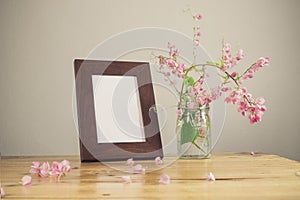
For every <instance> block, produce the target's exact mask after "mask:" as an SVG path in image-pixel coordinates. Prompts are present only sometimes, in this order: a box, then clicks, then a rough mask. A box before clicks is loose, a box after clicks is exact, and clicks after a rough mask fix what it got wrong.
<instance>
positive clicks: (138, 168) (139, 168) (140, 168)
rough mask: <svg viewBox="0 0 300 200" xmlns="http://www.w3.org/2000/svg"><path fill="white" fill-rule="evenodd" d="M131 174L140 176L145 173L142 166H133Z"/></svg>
mask: <svg viewBox="0 0 300 200" xmlns="http://www.w3.org/2000/svg"><path fill="white" fill-rule="evenodd" d="M133 172H134V173H136V174H141V173H144V172H145V169H144V168H143V166H142V165H141V164H137V165H135V166H134V168H133Z"/></svg>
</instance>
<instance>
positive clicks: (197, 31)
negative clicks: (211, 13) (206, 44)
mask: <svg viewBox="0 0 300 200" xmlns="http://www.w3.org/2000/svg"><path fill="white" fill-rule="evenodd" d="M193 18H194V20H196V21H199V20H201V19H202V15H201V14H199V13H197V14H195V15H194V16H193ZM200 36H201V32H200V26H195V27H194V39H193V41H194V45H195V46H199V45H200V39H199V37H200Z"/></svg>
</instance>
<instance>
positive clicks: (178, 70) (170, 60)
mask: <svg viewBox="0 0 300 200" xmlns="http://www.w3.org/2000/svg"><path fill="white" fill-rule="evenodd" d="M168 48H169V57H164V56H159V64H160V70H161V72H162V73H163V74H164V75H165V76H166V77H170V76H171V74H173V75H176V76H178V77H179V78H183V77H184V70H185V69H186V65H185V64H184V63H179V62H178V61H177V60H178V57H179V50H178V49H177V48H175V46H174V45H172V44H170V43H168ZM165 66H167V69H165Z"/></svg>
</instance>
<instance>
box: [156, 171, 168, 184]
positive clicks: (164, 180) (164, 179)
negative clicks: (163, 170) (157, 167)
mask: <svg viewBox="0 0 300 200" xmlns="http://www.w3.org/2000/svg"><path fill="white" fill-rule="evenodd" d="M158 182H159V183H160V184H163V185H168V184H170V176H169V175H167V174H163V175H161V176H160V179H159V181H158Z"/></svg>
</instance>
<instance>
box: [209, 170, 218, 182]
mask: <svg viewBox="0 0 300 200" xmlns="http://www.w3.org/2000/svg"><path fill="white" fill-rule="evenodd" d="M207 180H208V181H215V180H216V178H215V176H214V174H213V173H212V172H209V174H208V176H207Z"/></svg>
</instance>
